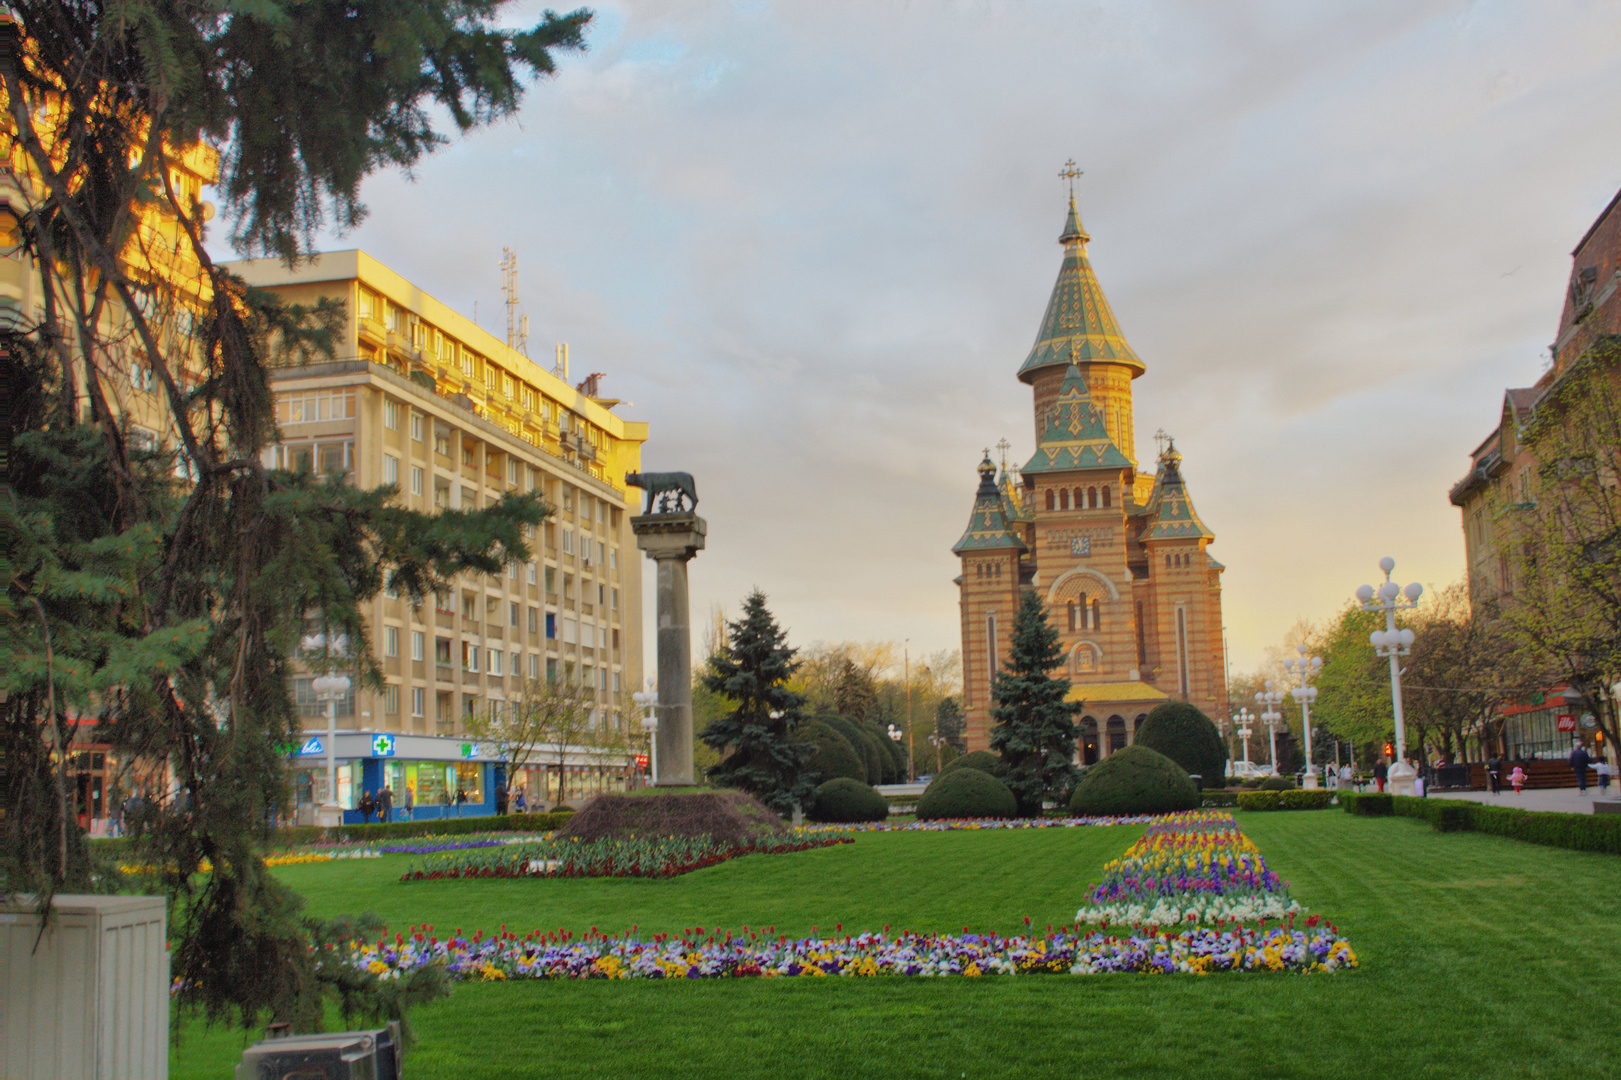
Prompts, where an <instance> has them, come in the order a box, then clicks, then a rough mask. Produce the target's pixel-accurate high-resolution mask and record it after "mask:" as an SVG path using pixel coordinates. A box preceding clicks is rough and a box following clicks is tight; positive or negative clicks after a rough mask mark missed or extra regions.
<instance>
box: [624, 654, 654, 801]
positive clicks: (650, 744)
mask: <svg viewBox="0 0 1621 1080" xmlns="http://www.w3.org/2000/svg"><path fill="white" fill-rule="evenodd" d="M630 700H632V701H634V702H635V703H636V707H637V708H639V709H641V710H642V730H643V731H645V732H647V751H648V764H650V765H651V766H652V778H653V786H654V787H657V786H658V783H659V739H658V734H659V718H658V716H657V714H656V713H655V712H654V710H655V709H657V708H658V705H659V695H658V692H657V691H656V690H654V689H653V677H652V676H651V675H649V676H648V677H647V689H646V690H638V691H636V692H635V693H634V694H632V695H630Z"/></svg>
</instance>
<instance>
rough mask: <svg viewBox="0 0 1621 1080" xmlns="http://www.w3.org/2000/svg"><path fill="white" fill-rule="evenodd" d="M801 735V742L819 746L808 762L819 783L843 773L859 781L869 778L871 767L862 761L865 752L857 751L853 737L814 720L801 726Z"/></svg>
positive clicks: (807, 769) (806, 767) (806, 768)
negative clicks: (852, 741) (851, 739)
mask: <svg viewBox="0 0 1621 1080" xmlns="http://www.w3.org/2000/svg"><path fill="white" fill-rule="evenodd" d="M798 735H799V739H800V741H801V742H807V743H810V744H811V745H813V746H815V747H816V753H815V755H814V756H813V757H812V758H811V759H810V761H809V762H808V763H807V764H806V766H805V770H806V771H807V772H809V773H811V774H812V775H813V776H815V778H816V781H817V783H821V782H823V781H827V780H833V779H836V778H837V777H841V776H846V777H849V778H850V779H851V780H857V781H863V780H866V778H867V766H866V763H865V762H863V761H862V760H861V755H860V754H858V753H856V749H855V747H853V746H851V745H850V740H849V739H846V738H845V737H844V736H843V735H841V734H839V733H838V732H837V731H834V730H833V729H832V728H831V727H829V726H828V725H827V724H825V723H823V722H822V721H820V720H811V721H809V722H808V723H806V724H804V725H802V726H801V727H800V729H799V732H798Z"/></svg>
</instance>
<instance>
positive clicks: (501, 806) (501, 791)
mask: <svg viewBox="0 0 1621 1080" xmlns="http://www.w3.org/2000/svg"><path fill="white" fill-rule="evenodd" d="M495 812H496V813H497V814H500V815H502V816H505V815H506V812H507V786H506V785H505V784H497V785H496V786H495Z"/></svg>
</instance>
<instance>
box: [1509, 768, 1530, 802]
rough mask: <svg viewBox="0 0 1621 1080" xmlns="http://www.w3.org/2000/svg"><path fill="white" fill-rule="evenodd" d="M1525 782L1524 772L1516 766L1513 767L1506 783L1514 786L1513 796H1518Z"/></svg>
mask: <svg viewBox="0 0 1621 1080" xmlns="http://www.w3.org/2000/svg"><path fill="white" fill-rule="evenodd" d="M1525 780H1526V776H1525V770H1524V769H1522V768H1520V767H1519V766H1518V765H1516V766H1514V771H1513V772H1511V773H1509V774H1508V782H1509V783H1511V784H1513V785H1514V794H1516V795H1518V794H1519V793H1520V789H1521V788H1522V787H1524V786H1525Z"/></svg>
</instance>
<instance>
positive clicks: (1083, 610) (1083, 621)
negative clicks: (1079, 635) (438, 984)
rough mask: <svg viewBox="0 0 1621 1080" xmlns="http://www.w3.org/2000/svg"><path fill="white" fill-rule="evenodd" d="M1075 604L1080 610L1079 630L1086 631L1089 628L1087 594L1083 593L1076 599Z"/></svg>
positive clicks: (1077, 615)
mask: <svg viewBox="0 0 1621 1080" xmlns="http://www.w3.org/2000/svg"><path fill="white" fill-rule="evenodd" d="M1075 602H1076V605H1077V606H1078V607H1079V608H1080V610H1079V611H1078V612H1077V613H1076V617H1077V619H1078V620H1079V622H1080V625H1079V626H1078V627H1077V629H1080V630H1085V629H1086V628H1087V626H1086V594H1085V593H1082V594H1081V595H1080V596H1079V597H1078V598H1077V599H1076V601H1075Z"/></svg>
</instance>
